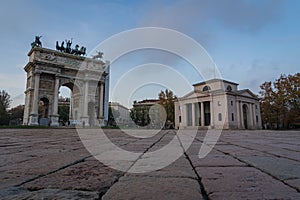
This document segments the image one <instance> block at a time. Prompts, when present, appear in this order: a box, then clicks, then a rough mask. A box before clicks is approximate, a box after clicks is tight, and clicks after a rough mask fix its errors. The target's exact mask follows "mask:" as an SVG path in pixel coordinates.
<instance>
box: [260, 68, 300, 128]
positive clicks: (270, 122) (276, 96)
mask: <svg viewBox="0 0 300 200" xmlns="http://www.w3.org/2000/svg"><path fill="white" fill-rule="evenodd" d="M260 88H261V91H260V95H261V114H262V121H263V124H264V126H265V128H277V129H278V128H293V127H299V126H300V73H296V74H294V75H288V76H287V75H284V74H282V75H281V76H280V77H279V78H278V79H276V80H275V81H274V82H271V81H269V82H264V83H263V84H262V85H261V86H260Z"/></svg>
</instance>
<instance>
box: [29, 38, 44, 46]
mask: <svg viewBox="0 0 300 200" xmlns="http://www.w3.org/2000/svg"><path fill="white" fill-rule="evenodd" d="M41 37H42V36H35V41H34V42H32V43H31V48H34V47H42V42H41V40H40V39H41Z"/></svg>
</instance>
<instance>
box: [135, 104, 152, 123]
mask: <svg viewBox="0 0 300 200" xmlns="http://www.w3.org/2000/svg"><path fill="white" fill-rule="evenodd" d="M149 109H150V106H139V107H133V108H132V109H131V110H130V117H131V119H132V120H133V121H134V123H135V124H136V125H138V126H147V125H149V123H150V117H149Z"/></svg>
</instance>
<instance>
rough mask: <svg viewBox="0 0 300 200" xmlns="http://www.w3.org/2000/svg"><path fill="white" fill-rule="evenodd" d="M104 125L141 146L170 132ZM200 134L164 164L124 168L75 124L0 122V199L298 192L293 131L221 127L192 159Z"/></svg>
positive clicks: (280, 195)
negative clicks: (146, 133) (207, 148)
mask: <svg viewBox="0 0 300 200" xmlns="http://www.w3.org/2000/svg"><path fill="white" fill-rule="evenodd" d="M105 132H106V134H107V135H108V136H109V138H110V140H111V141H112V142H113V143H115V144H116V145H118V146H119V147H120V148H123V149H125V150H127V151H133V152H142V153H146V152H151V151H155V150H157V149H160V148H162V147H163V146H165V145H166V144H168V142H170V140H171V138H172V137H174V135H175V133H176V131H174V130H164V131H161V132H160V133H158V134H157V135H155V136H153V137H150V138H146V139H143V138H134V137H129V136H126V135H125V136H124V133H122V132H121V131H120V130H105ZM205 133H206V132H205V131H202V130H201V131H198V134H197V136H196V138H195V140H194V142H193V143H192V145H191V146H190V148H189V149H188V150H187V151H186V152H185V154H184V155H182V156H181V157H180V158H179V159H178V160H176V161H175V162H173V163H172V164H171V165H169V166H167V167H165V168H163V169H160V170H157V171H153V172H149V173H141V174H132V173H128V172H121V171H117V170H114V169H111V168H109V167H107V166H105V165H103V164H102V163H101V162H99V161H98V160H96V159H95V158H94V157H93V156H92V155H91V154H90V153H89V152H88V151H87V150H86V149H85V147H84V146H83V144H82V143H81V140H80V138H79V136H78V134H77V132H76V130H75V129H0V180H1V182H0V199H300V132H299V131H240V130H237V131H223V132H222V135H221V137H220V139H219V141H218V143H217V144H216V146H215V147H214V149H213V150H212V151H211V152H210V153H209V154H208V155H207V156H206V157H205V158H203V159H199V157H198V152H199V149H200V147H201V144H202V142H203V138H204V136H205ZM138 159H143V158H142V157H139V158H138Z"/></svg>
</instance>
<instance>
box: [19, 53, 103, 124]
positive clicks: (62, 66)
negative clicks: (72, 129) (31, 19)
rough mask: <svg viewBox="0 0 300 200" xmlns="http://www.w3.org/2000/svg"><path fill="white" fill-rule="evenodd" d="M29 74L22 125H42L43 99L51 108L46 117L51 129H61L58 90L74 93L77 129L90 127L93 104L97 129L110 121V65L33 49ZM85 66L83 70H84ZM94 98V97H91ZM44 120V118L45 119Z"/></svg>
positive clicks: (73, 102)
mask: <svg viewBox="0 0 300 200" xmlns="http://www.w3.org/2000/svg"><path fill="white" fill-rule="evenodd" d="M28 56H29V57H30V58H29V62H28V63H27V65H26V66H25V67H24V69H25V71H26V73H27V85H26V91H25V109H24V117H23V124H24V125H39V113H38V106H39V104H38V103H39V100H40V98H41V97H42V98H43V96H44V95H45V98H47V99H48V100H45V99H43V100H44V101H43V102H44V104H47V105H48V107H47V108H48V109H47V114H46V115H47V117H48V118H50V122H51V126H58V125H59V115H58V103H59V102H58V101H59V88H60V87H61V86H66V87H68V88H69V89H70V90H71V91H72V96H71V98H70V99H71V101H72V102H71V103H70V105H71V106H72V112H70V114H71V115H72V119H74V120H76V125H82V124H83V122H84V123H85V125H88V124H89V120H90V119H89V116H88V104H89V102H90V101H93V102H94V108H93V109H94V110H95V113H96V114H95V118H93V120H94V121H95V123H94V124H95V125H98V124H101V125H105V122H107V119H108V91H109V88H108V84H109V62H105V63H104V62H103V61H102V60H95V59H92V58H87V57H82V56H76V55H71V54H67V53H63V52H59V51H55V50H51V49H46V48H40V47H36V48H32V49H31V50H30V52H29V53H28ZM82 66H84V69H81V67H82ZM92 96H93V97H92ZM44 116H45V115H44Z"/></svg>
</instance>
